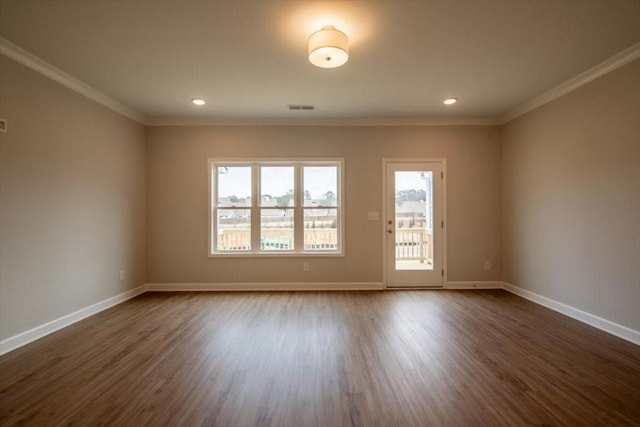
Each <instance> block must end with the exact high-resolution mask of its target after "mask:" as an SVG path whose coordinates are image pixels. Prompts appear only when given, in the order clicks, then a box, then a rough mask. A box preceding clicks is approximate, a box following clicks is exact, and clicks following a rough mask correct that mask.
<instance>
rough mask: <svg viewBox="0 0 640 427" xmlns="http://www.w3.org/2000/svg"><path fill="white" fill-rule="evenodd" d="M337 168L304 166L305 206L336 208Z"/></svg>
mask: <svg viewBox="0 0 640 427" xmlns="http://www.w3.org/2000/svg"><path fill="white" fill-rule="evenodd" d="M337 197H338V167H337V166H305V167H304V189H303V199H304V205H305V206H338V201H337Z"/></svg>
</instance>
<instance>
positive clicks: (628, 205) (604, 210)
mask: <svg viewBox="0 0 640 427" xmlns="http://www.w3.org/2000/svg"><path fill="white" fill-rule="evenodd" d="M501 143H502V166H503V170H502V200H503V203H502V225H503V227H502V236H503V263H504V264H503V272H504V274H503V276H504V280H505V281H507V282H508V283H511V284H513V285H516V286H519V287H521V288H524V289H527V290H530V291H533V292H536V293H538V294H541V295H543V296H546V297H548V298H552V299H555V300H557V301H560V302H563V303H565V304H569V305H571V306H574V307H576V308H579V309H582V310H584V311H587V312H589V313H591V314H595V315H597V316H600V317H603V318H605V319H608V320H612V321H614V322H617V323H620V324H622V325H625V326H628V327H631V328H633V329H635V330H640V61H635V62H633V63H631V64H629V65H627V66H625V67H623V68H621V69H618V70H616V71H614V72H612V73H610V74H607V75H605V76H603V77H601V78H599V79H597V80H595V81H594V82H592V83H590V84H588V85H586V86H584V87H582V88H580V89H578V90H576V91H574V92H571V93H569V94H568V95H565V96H563V97H562V98H559V99H558V100H556V101H554V102H552V103H549V104H547V105H545V106H543V107H541V108H539V109H537V110H534V111H532V112H530V113H528V114H526V115H524V116H522V117H520V118H518V119H516V120H514V121H512V122H510V123H508V124H507V125H505V126H503V127H502V129H501Z"/></svg>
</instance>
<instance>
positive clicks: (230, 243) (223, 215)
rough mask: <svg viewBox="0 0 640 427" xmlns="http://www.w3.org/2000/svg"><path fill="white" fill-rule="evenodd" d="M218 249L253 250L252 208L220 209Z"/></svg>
mask: <svg viewBox="0 0 640 427" xmlns="http://www.w3.org/2000/svg"><path fill="white" fill-rule="evenodd" d="M217 221H218V226H217V230H218V250H219V251H248V250H251V209H218V218H217Z"/></svg>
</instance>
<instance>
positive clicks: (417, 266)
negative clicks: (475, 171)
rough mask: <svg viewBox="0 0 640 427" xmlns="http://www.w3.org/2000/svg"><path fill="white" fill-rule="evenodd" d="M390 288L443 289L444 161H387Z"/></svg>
mask: <svg viewBox="0 0 640 427" xmlns="http://www.w3.org/2000/svg"><path fill="white" fill-rule="evenodd" d="M384 173H385V190H384V193H385V218H384V221H385V236H386V237H385V245H386V249H385V255H386V256H385V259H386V276H387V277H386V280H387V286H388V287H442V286H443V282H444V259H443V234H444V233H443V231H444V222H443V206H442V205H443V181H444V174H443V163H442V162H441V161H425V162H411V163H410V162H400V161H398V162H396V161H386V162H385V167H384Z"/></svg>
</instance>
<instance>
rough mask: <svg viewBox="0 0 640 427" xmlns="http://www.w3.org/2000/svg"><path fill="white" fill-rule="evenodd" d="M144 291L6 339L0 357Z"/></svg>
mask: <svg viewBox="0 0 640 427" xmlns="http://www.w3.org/2000/svg"><path fill="white" fill-rule="evenodd" d="M145 291H146V289H145V287H144V286H138V287H137V288H135V289H131V290H129V291H126V292H123V293H121V294H118V295H116V296H113V297H111V298H107V299H105V300H103V301H100V302H97V303H95V304H92V305H90V306H88V307H85V308H82V309H80V310H78V311H74V312H73V313H70V314H67V315H65V316H62V317H59V318H57V319H55V320H52V321H50V322H47V323H44V324H42V325H40V326H36V327H35V328H33V329H29V330H28V331H25V332H22V333H19V334H18V335H14V336H12V337H9V338H6V339H4V340H2V341H0V355H3V354H5V353H8V352H10V351H12V350H15V349H17V348H19V347H22V346H23V345H26V344H29V343H30V342H32V341H35V340H37V339H39V338H42V337H44V336H45V335H49V334H51V333H53V332H55V331H57V330H59V329H62V328H64V327H67V326H69V325H72V324H74V323H76V322H78V321H80V320H82V319H85V318H87V317H89V316H93V315H94V314H96V313H99V312H101V311H103V310H106V309H107V308H110V307H113V306H114V305H118V304H120V303H121V302H124V301H126V300H128V299H131V298H133V297H135V296H138V295H140V294H141V293H144V292H145Z"/></svg>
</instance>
